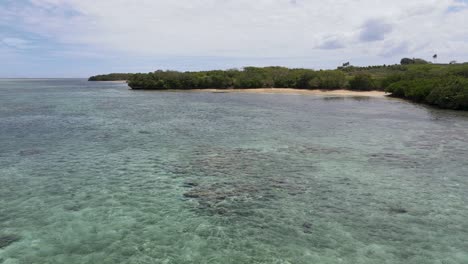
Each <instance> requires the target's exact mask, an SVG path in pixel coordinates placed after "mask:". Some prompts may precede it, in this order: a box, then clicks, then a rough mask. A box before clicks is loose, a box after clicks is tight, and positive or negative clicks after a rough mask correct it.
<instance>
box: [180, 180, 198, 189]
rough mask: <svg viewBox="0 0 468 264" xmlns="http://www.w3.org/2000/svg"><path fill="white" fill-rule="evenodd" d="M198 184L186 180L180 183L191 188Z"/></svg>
mask: <svg viewBox="0 0 468 264" xmlns="http://www.w3.org/2000/svg"><path fill="white" fill-rule="evenodd" d="M198 185H199V184H198V183H196V182H192V181H187V182H184V184H183V185H182V187H184V188H193V187H197V186H198Z"/></svg>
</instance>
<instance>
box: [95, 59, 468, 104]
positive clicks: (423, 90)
mask: <svg viewBox="0 0 468 264" xmlns="http://www.w3.org/2000/svg"><path fill="white" fill-rule="evenodd" d="M89 81H127V83H128V85H129V86H130V87H131V88H132V89H134V90H195V89H197V90H199V89H216V90H228V89H229V90H232V89H236V90H237V89H249V90H252V89H265V88H281V89H285V88H291V89H301V90H343V89H345V90H351V91H381V92H387V93H389V94H390V95H391V96H394V97H399V98H404V99H408V100H411V101H414V102H419V103H425V104H429V105H433V106H436V107H440V108H446V109H454V110H468V64H467V63H464V64H457V63H455V62H452V63H450V64H431V63H429V62H427V61H424V60H422V59H410V58H404V59H402V60H401V63H400V64H395V65H378V66H367V67H355V66H352V65H350V64H349V63H344V64H343V66H340V67H338V68H337V69H336V70H318V71H316V70H311V69H289V68H285V67H277V66H274V67H244V68H242V69H230V70H212V71H198V72H178V71H161V70H158V71H155V72H150V73H135V74H132V73H112V74H106V75H96V76H92V77H90V78H89Z"/></svg>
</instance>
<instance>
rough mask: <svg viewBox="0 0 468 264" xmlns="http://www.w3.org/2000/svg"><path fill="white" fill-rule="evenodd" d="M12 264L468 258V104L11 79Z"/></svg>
mask: <svg viewBox="0 0 468 264" xmlns="http://www.w3.org/2000/svg"><path fill="white" fill-rule="evenodd" d="M0 247H1V248H0V263H2V264H3V263H5V264H13V263H14V264H17V263H21V264H23V263H57V264H58V263H60V264H63V263H68V264H74V263H103V264H104V263H112V264H115V263H278V264H279V263H358V264H360V263H369V264H370V263H372V264H374V263H384V264H385V263H412V264H414V263H421V264H432V263H434V264H455V263H460V264H462V263H463V264H465V263H468V114H467V113H464V112H452V111H442V110H437V109H432V108H429V107H425V106H420V105H415V104H411V103H407V102H404V101H401V100H394V99H386V98H380V99H379V98H363V97H357V98H341V97H319V96H304V95H302V96H301V95H279V94H265V95H258V94H238V93H235V94H225V93H191V92H178V93H174V92H172V93H171V92H144V91H138V92H137V91H130V90H128V87H126V85H125V84H118V83H88V82H86V81H85V80H0Z"/></svg>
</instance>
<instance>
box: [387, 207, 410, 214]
mask: <svg viewBox="0 0 468 264" xmlns="http://www.w3.org/2000/svg"><path fill="white" fill-rule="evenodd" d="M389 211H390V213H393V214H406V213H408V210H406V209H405V208H402V207H391V208H390V209H389Z"/></svg>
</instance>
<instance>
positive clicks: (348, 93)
mask: <svg viewBox="0 0 468 264" xmlns="http://www.w3.org/2000/svg"><path fill="white" fill-rule="evenodd" d="M171 91H179V90H171ZM181 91H185V90H181ZM188 91H192V92H211V93H255V94H296V95H321V96H365V97H385V96H386V95H388V94H387V93H385V92H382V91H350V90H303V89H292V88H258V89H193V90H188Z"/></svg>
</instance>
